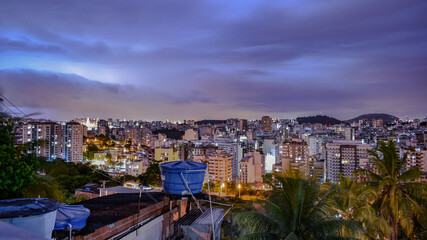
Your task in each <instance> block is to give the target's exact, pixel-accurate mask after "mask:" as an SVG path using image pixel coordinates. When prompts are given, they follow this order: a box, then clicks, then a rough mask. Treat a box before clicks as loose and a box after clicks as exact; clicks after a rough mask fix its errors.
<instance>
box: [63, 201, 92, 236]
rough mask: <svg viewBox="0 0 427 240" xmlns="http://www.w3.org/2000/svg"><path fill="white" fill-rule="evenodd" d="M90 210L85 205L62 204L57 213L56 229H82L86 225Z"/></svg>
mask: <svg viewBox="0 0 427 240" xmlns="http://www.w3.org/2000/svg"><path fill="white" fill-rule="evenodd" d="M89 215H90V210H89V209H87V208H85V207H84V206H83V205H67V204H61V206H60V207H59V209H58V212H57V213H56V221H55V230H64V229H70V226H69V225H68V223H69V224H71V228H72V229H77V230H80V229H82V228H84V227H85V226H86V220H87V218H88V217H89Z"/></svg>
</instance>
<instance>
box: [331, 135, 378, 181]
mask: <svg viewBox="0 0 427 240" xmlns="http://www.w3.org/2000/svg"><path fill="white" fill-rule="evenodd" d="M370 149H372V146H371V145H368V144H363V143H362V141H348V140H334V141H333V142H332V143H327V144H326V168H327V179H328V180H330V181H338V180H339V176H340V174H342V175H343V176H344V177H347V176H350V177H353V172H354V170H356V169H358V168H359V167H360V163H361V160H363V162H366V161H365V160H366V159H369V156H368V152H367V151H368V150H370Z"/></svg>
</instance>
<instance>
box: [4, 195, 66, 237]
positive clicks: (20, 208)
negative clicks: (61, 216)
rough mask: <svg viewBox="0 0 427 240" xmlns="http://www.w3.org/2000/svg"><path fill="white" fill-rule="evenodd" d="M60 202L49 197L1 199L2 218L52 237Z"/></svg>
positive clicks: (28, 229) (43, 235)
mask: <svg viewBox="0 0 427 240" xmlns="http://www.w3.org/2000/svg"><path fill="white" fill-rule="evenodd" d="M58 208H59V202H58V201H56V200H53V199H47V198H17V199H7V200H0V220H1V221H5V222H8V223H10V224H13V225H15V226H17V227H20V228H23V229H25V230H27V231H30V232H33V233H35V234H37V235H39V236H41V237H44V238H47V239H51V238H52V231H53V228H54V226H55V218H56V211H57V209H58Z"/></svg>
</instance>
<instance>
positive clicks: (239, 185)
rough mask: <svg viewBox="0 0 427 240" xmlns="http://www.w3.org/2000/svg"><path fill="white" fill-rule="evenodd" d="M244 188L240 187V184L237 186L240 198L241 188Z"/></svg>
mask: <svg viewBox="0 0 427 240" xmlns="http://www.w3.org/2000/svg"><path fill="white" fill-rule="evenodd" d="M241 187H242V186H241V185H240V183H239V185H238V186H237V188H238V189H239V197H240V188H241Z"/></svg>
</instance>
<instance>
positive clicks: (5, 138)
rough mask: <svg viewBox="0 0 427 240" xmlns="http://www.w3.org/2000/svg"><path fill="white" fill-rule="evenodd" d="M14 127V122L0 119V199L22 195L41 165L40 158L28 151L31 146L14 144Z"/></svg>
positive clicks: (32, 181) (33, 180)
mask: <svg viewBox="0 0 427 240" xmlns="http://www.w3.org/2000/svg"><path fill="white" fill-rule="evenodd" d="M12 129H13V124H12V122H10V121H7V120H1V121H0V159H1V161H0V199H5V198H16V197H22V196H23V191H24V189H25V188H26V187H27V186H28V185H30V184H32V183H34V182H35V179H34V175H33V173H34V172H35V171H36V170H37V169H38V168H39V166H40V159H38V158H37V157H36V156H35V154H29V153H28V151H27V150H28V149H29V148H30V147H31V146H29V145H23V146H22V147H20V148H17V147H15V146H14V140H13V135H12Z"/></svg>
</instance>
